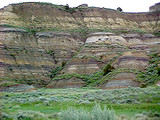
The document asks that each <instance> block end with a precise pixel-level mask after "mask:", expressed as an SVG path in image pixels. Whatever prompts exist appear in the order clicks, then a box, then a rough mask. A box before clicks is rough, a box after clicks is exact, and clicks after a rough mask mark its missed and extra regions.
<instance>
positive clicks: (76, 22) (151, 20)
mask: <svg viewBox="0 0 160 120" xmlns="http://www.w3.org/2000/svg"><path fill="white" fill-rule="evenodd" d="M0 16H1V17H0V24H10V25H14V26H21V27H28V28H34V29H36V28H38V29H39V28H40V29H44V28H58V29H75V28H80V27H88V29H127V30H129V29H141V30H145V31H155V30H156V29H158V28H159V27H160V13H159V12H155V13H121V12H118V11H116V10H109V9H105V8H89V7H85V8H82V7H80V8H75V9H73V8H71V9H69V10H66V9H65V7H64V6H57V5H47V4H43V3H22V4H16V5H9V6H8V7H5V8H4V9H2V10H1V11H0Z"/></svg>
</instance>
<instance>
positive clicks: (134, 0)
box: [0, 0, 160, 12]
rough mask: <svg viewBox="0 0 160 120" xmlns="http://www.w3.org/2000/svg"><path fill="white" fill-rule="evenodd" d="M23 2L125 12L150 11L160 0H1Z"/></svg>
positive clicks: (3, 3)
mask: <svg viewBox="0 0 160 120" xmlns="http://www.w3.org/2000/svg"><path fill="white" fill-rule="evenodd" d="M22 2H49V3H53V4H58V5H66V4H68V5H69V6H70V7H77V6H78V5H80V4H88V5H89V6H95V7H105V8H111V9H117V8H118V7H121V8H122V10H123V11H124V12H148V11H149V7H150V6H152V5H154V4H155V3H158V2H160V0H1V1H0V8H3V7H4V6H7V5H8V4H12V3H22Z"/></svg>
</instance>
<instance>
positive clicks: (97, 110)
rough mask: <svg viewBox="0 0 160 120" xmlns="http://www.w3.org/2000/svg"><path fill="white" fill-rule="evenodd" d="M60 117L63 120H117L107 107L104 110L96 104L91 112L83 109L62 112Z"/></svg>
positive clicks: (70, 109)
mask: <svg viewBox="0 0 160 120" xmlns="http://www.w3.org/2000/svg"><path fill="white" fill-rule="evenodd" d="M59 117H60V119H61V120H115V113H114V111H113V110H109V109H107V108H106V107H105V108H104V109H102V108H101V106H100V105H99V104H96V105H95V106H94V107H93V110H92V111H90V112H89V111H87V110H83V109H82V108H80V109H75V108H69V109H68V110H62V111H61V113H60V114H59Z"/></svg>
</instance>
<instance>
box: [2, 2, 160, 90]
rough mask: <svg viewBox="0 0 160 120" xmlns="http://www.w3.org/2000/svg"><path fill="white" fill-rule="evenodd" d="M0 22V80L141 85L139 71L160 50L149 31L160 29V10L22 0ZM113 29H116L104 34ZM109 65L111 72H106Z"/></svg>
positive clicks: (54, 84)
mask: <svg viewBox="0 0 160 120" xmlns="http://www.w3.org/2000/svg"><path fill="white" fill-rule="evenodd" d="M0 25H1V26H0V84H1V83H5V82H6V81H8V80H9V81H16V82H20V83H27V84H33V85H34V86H46V85H48V87H52V88H53V87H54V88H68V87H80V86H84V85H85V84H86V81H87V82H88V81H89V82H88V83H92V82H95V81H96V82H97V80H99V81H98V82H97V85H98V86H100V87H102V88H121V87H127V86H139V85H140V83H139V82H137V81H136V80H137V78H136V76H137V74H138V73H137V72H140V71H145V70H146V68H147V67H148V66H149V60H150V57H149V56H148V54H152V53H157V52H159V51H160V38H159V37H156V36H154V35H153V34H150V33H144V31H148V32H153V31H154V32H156V31H158V30H159V29H160V13H159V12H153V13H121V12H118V11H115V10H109V9H102V8H88V7H85V8H83V7H81V8H75V9H73V8H72V9H69V10H67V11H66V10H65V8H64V6H56V5H50V4H49V5H48V4H47V5H46V4H44V3H43V4H42V3H23V4H16V5H9V6H8V7H5V8H3V9H2V10H0ZM108 30H110V31H114V32H115V33H109V32H100V31H108ZM95 31H97V32H95ZM119 31H122V32H119ZM128 32H130V33H128ZM132 32H134V33H132ZM106 65H110V66H111V68H113V69H114V72H111V73H109V74H111V75H106V74H108V73H106V74H104V73H103V72H104V68H105V66H106ZM84 75H85V76H84ZM57 76H58V77H57ZM52 79H54V80H53V81H51V80H52ZM90 80H91V81H90ZM92 80H93V81H92ZM88 83H87V84H88Z"/></svg>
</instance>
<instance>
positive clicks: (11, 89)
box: [0, 84, 35, 92]
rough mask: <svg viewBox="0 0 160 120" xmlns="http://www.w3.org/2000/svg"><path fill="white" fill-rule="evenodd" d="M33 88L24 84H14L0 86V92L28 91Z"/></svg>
mask: <svg viewBox="0 0 160 120" xmlns="http://www.w3.org/2000/svg"><path fill="white" fill-rule="evenodd" d="M32 90H35V88H34V86H31V85H25V84H15V85H11V86H7V87H0V91H1V92H28V91H32Z"/></svg>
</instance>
